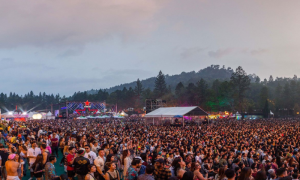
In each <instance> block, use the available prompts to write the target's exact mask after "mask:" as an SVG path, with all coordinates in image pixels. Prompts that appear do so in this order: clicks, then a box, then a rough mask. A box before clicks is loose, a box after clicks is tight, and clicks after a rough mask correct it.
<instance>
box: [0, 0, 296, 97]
mask: <svg viewBox="0 0 300 180" xmlns="http://www.w3.org/2000/svg"><path fill="white" fill-rule="evenodd" d="M0 4H1V5H0V24H1V28H0V72H1V75H0V92H4V93H9V92H16V93H18V94H25V93H27V92H29V91H31V90H32V91H33V92H34V93H35V94H37V93H39V92H46V93H54V94H57V93H59V94H60V95H67V96H69V95H72V94H73V93H74V92H75V91H84V90H89V89H99V88H109V87H112V86H115V85H119V84H122V83H128V82H132V81H135V80H137V79H138V78H140V79H146V78H149V77H153V76H156V75H157V74H158V72H159V70H162V72H163V73H164V74H169V75H173V74H179V73H181V72H182V71H185V72H189V71H199V70H200V69H203V68H205V67H207V66H210V65H211V64H216V65H221V66H222V65H225V67H231V68H233V69H235V68H237V67H238V66H242V67H243V68H244V69H245V70H246V72H247V73H249V74H252V73H255V74H257V75H258V76H260V77H261V79H263V78H268V77H269V76H270V75H273V77H293V75H294V74H296V75H298V76H300V74H299V72H300V66H299V65H300V51H299V50H300V18H299V17H300V11H299V7H300V1H299V0H286V1H282V0H263V1H262V0H245V1H244V0H243V1H242V0H223V1H220V0H184V1H183V0H157V1H154V0H126V1H124V0H114V1H109V0H84V1H83V0H64V1H61V0H51V1H49V0H26V1H24V0H14V1H7V0H0Z"/></svg>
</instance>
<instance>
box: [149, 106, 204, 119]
mask: <svg viewBox="0 0 300 180" xmlns="http://www.w3.org/2000/svg"><path fill="white" fill-rule="evenodd" d="M207 115H208V113H207V112H205V111H204V110H203V109H201V108H200V107H198V106H189V107H161V108H158V109H156V110H154V111H152V112H150V113H148V114H146V115H145V118H155V117H168V118H172V117H174V116H207Z"/></svg>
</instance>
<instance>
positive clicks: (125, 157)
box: [122, 149, 132, 179]
mask: <svg viewBox="0 0 300 180" xmlns="http://www.w3.org/2000/svg"><path fill="white" fill-rule="evenodd" d="M131 162H132V160H131V158H130V151H129V150H128V149H126V150H124V151H123V156H122V165H123V175H124V179H126V178H127V174H128V173H127V171H128V169H129V167H130V165H131Z"/></svg>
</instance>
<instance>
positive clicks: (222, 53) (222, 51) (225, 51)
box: [208, 48, 232, 58]
mask: <svg viewBox="0 0 300 180" xmlns="http://www.w3.org/2000/svg"><path fill="white" fill-rule="evenodd" d="M231 52H232V49H231V48H227V49H218V50H216V51H209V52H208V55H209V56H210V57H213V58H222V57H224V56H226V55H228V54H230V53H231Z"/></svg>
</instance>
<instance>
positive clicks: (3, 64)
mask: <svg viewBox="0 0 300 180" xmlns="http://www.w3.org/2000/svg"><path fill="white" fill-rule="evenodd" d="M10 69H24V70H25V69H27V70H28V69H30V70H32V69H34V70H35V71H36V70H40V69H42V70H43V71H46V70H54V69H55V67H51V66H47V65H45V64H43V63H31V62H23V61H20V62H19V61H15V60H14V59H12V58H2V59H0V70H2V71H6V70H8V71H9V70H10Z"/></svg>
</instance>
